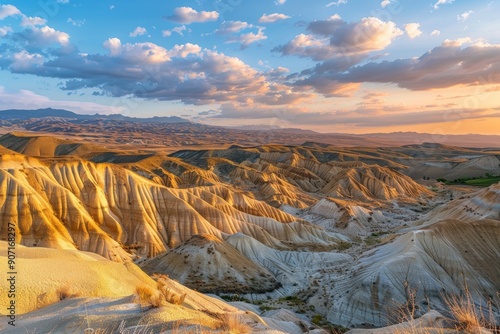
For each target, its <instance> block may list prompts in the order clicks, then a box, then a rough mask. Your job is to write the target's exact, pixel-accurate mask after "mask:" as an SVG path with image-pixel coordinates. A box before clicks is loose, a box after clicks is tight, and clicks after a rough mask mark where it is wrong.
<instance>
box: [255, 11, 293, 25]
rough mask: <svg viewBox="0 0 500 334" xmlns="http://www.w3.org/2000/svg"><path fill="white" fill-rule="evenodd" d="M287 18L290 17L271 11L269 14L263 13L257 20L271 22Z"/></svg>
mask: <svg viewBox="0 0 500 334" xmlns="http://www.w3.org/2000/svg"><path fill="white" fill-rule="evenodd" d="M289 18H290V16H288V15H285V14H279V13H273V14H269V15H266V14H264V15H262V16H261V17H260V19H259V22H260V23H272V22H276V21H279V20H286V19H289Z"/></svg>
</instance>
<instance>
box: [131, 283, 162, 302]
mask: <svg viewBox="0 0 500 334" xmlns="http://www.w3.org/2000/svg"><path fill="white" fill-rule="evenodd" d="M135 293H136V302H138V303H139V304H142V305H151V306H153V307H161V306H163V305H164V303H163V302H164V298H163V295H162V294H161V293H160V292H159V291H157V290H153V289H151V288H150V287H149V286H147V285H140V286H138V287H136V288H135Z"/></svg>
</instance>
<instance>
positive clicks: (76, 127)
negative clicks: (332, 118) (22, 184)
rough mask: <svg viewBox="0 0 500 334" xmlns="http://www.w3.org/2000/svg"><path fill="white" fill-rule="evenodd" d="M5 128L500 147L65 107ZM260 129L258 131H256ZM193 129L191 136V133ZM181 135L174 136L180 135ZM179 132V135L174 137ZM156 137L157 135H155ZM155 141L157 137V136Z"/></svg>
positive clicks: (8, 118) (18, 116)
mask: <svg viewBox="0 0 500 334" xmlns="http://www.w3.org/2000/svg"><path fill="white" fill-rule="evenodd" d="M0 127H1V129H0V130H1V131H0V133H7V132H12V131H19V128H21V129H24V130H27V131H30V132H50V133H59V134H61V133H65V134H76V133H79V132H82V131H83V132H92V133H102V134H104V133H106V134H108V135H112V134H125V133H142V135H141V136H140V137H138V138H137V139H141V140H142V139H144V136H145V135H144V133H148V134H150V135H151V136H154V135H155V134H156V135H160V136H169V137H170V138H171V139H172V140H173V141H174V142H189V143H190V145H204V144H211V145H233V144H234V145H243V146H252V145H264V144H284V145H299V144H303V143H310V144H311V145H324V144H327V145H333V146H365V147H382V146H385V147H387V146H401V145H421V144H423V143H439V144H444V145H450V146H460V147H477V148H486V147H490V148H499V147H500V134H499V135H479V134H464V135H436V134H431V133H417V132H392V133H369V134H348V133H319V132H315V131H312V130H305V129H299V128H281V127H278V126H266V125H262V126H256V125H241V126H236V127H222V126H212V125H206V124H201V123H194V122H191V121H189V120H187V119H184V118H181V117H176V116H166V117H158V116H155V117H150V118H137V117H129V116H124V115H119V114H114V115H100V114H94V115H81V114H76V113H74V112H71V111H68V110H63V109H52V108H47V109H37V110H17V109H11V110H1V111H0ZM256 132H258V133H257V134H256ZM187 134H189V139H187V138H186V135H187ZM176 135H177V136H178V138H177V137H175V136H176ZM174 137H175V138H174ZM152 140H153V139H152ZM153 141H154V140H153Z"/></svg>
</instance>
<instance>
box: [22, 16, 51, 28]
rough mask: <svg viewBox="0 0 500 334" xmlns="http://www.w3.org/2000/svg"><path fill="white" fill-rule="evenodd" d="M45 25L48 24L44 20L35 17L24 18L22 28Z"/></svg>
mask: <svg viewBox="0 0 500 334" xmlns="http://www.w3.org/2000/svg"><path fill="white" fill-rule="evenodd" d="M45 23H47V20H46V19H43V18H41V17H38V16H35V17H28V16H24V15H23V18H22V20H21V23H20V25H21V27H26V26H42V25H44V24H45Z"/></svg>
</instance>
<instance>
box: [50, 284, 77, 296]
mask: <svg viewBox="0 0 500 334" xmlns="http://www.w3.org/2000/svg"><path fill="white" fill-rule="evenodd" d="M56 295H57V297H58V298H59V300H64V299H68V298H77V297H80V296H81V295H82V294H81V292H80V291H77V290H76V289H75V288H74V287H73V286H71V285H69V284H67V285H64V286H62V287H60V288H59V289H57V290H56Z"/></svg>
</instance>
